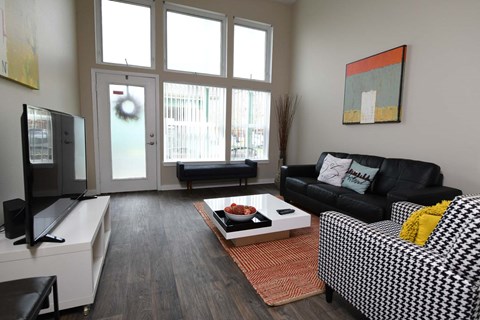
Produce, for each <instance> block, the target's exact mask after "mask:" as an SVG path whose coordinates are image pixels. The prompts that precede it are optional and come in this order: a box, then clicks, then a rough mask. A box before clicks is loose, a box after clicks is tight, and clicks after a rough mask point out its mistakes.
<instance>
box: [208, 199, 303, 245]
mask: <svg viewBox="0 0 480 320" xmlns="http://www.w3.org/2000/svg"><path fill="white" fill-rule="evenodd" d="M204 201H205V203H206V204H207V206H206V208H205V209H206V211H207V213H208V216H209V218H210V220H211V221H212V222H213V223H214V224H215V226H216V227H217V228H218V230H219V231H220V233H221V234H222V235H223V237H224V238H225V239H227V240H232V242H233V243H234V244H235V245H236V246H242V245H247V244H252V243H258V242H265V241H272V240H278V239H284V238H288V237H289V236H290V230H293V229H299V228H305V227H309V226H310V221H311V216H310V214H309V213H307V212H305V211H303V210H300V209H298V208H297V207H294V206H292V205H290V204H288V203H286V202H285V201H283V200H280V199H278V198H277V197H275V196H273V195H271V194H258V195H251V196H236V197H226V198H213V199H205V200H204ZM233 202H234V203H236V204H243V205H250V206H254V207H255V208H256V209H257V211H259V212H260V213H261V214H263V215H264V216H265V217H267V218H269V219H270V220H272V225H271V226H268V227H262V228H257V229H249V230H241V231H231V232H227V231H225V229H224V228H223V227H222V226H221V225H220V223H219V222H218V221H217V220H216V219H215V218H214V216H213V212H214V211H217V210H223V209H224V208H225V207H226V206H229V205H230V204H231V203H233ZM287 208H288V209H294V210H295V212H294V213H290V214H285V215H280V214H278V213H277V211H276V210H277V209H287Z"/></svg>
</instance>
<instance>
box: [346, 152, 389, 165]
mask: <svg viewBox="0 0 480 320" xmlns="http://www.w3.org/2000/svg"><path fill="white" fill-rule="evenodd" d="M347 158H348V159H352V160H353V161H356V162H358V163H360V164H361V165H362V166H366V167H370V168H380V167H381V166H382V163H383V160H385V158H383V157H377V156H369V155H364V154H349V155H348V156H347Z"/></svg>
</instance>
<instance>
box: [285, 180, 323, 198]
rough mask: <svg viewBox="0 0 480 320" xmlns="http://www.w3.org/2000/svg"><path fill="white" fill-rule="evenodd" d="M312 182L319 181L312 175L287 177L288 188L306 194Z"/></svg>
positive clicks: (286, 184)
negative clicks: (311, 176)
mask: <svg viewBox="0 0 480 320" xmlns="http://www.w3.org/2000/svg"><path fill="white" fill-rule="evenodd" d="M312 183H318V181H317V179H315V178H310V177H287V179H286V180H285V186H286V188H287V189H289V190H292V191H295V192H298V193H303V194H305V193H306V192H307V186H308V185H310V184H312Z"/></svg>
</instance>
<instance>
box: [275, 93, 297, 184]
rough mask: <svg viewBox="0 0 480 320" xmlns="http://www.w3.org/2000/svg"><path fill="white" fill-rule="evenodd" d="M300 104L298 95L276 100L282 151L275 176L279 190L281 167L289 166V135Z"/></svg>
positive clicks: (283, 96)
mask: <svg viewBox="0 0 480 320" xmlns="http://www.w3.org/2000/svg"><path fill="white" fill-rule="evenodd" d="M298 102H299V98H298V95H295V96H291V95H289V94H284V95H281V96H279V97H278V98H277V99H275V113H276V114H277V120H278V146H279V149H280V156H279V159H278V168H277V174H276V175H275V185H276V186H277V187H278V188H280V167H281V166H283V165H286V164H287V145H288V135H289V134H290V128H291V127H292V123H293V118H294V117H295V112H296V111H297V106H298Z"/></svg>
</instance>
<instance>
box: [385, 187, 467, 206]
mask: <svg viewBox="0 0 480 320" xmlns="http://www.w3.org/2000/svg"><path fill="white" fill-rule="evenodd" d="M461 194H462V190H460V189H456V188H451V187H446V186H436V187H428V188H424V189H393V190H391V191H390V192H389V193H388V194H387V199H388V201H389V202H390V203H393V202H396V201H409V202H413V203H418V204H421V205H424V206H431V205H434V204H437V203H438V202H441V201H442V200H452V199H453V198H455V197H456V196H458V195H461Z"/></svg>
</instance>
